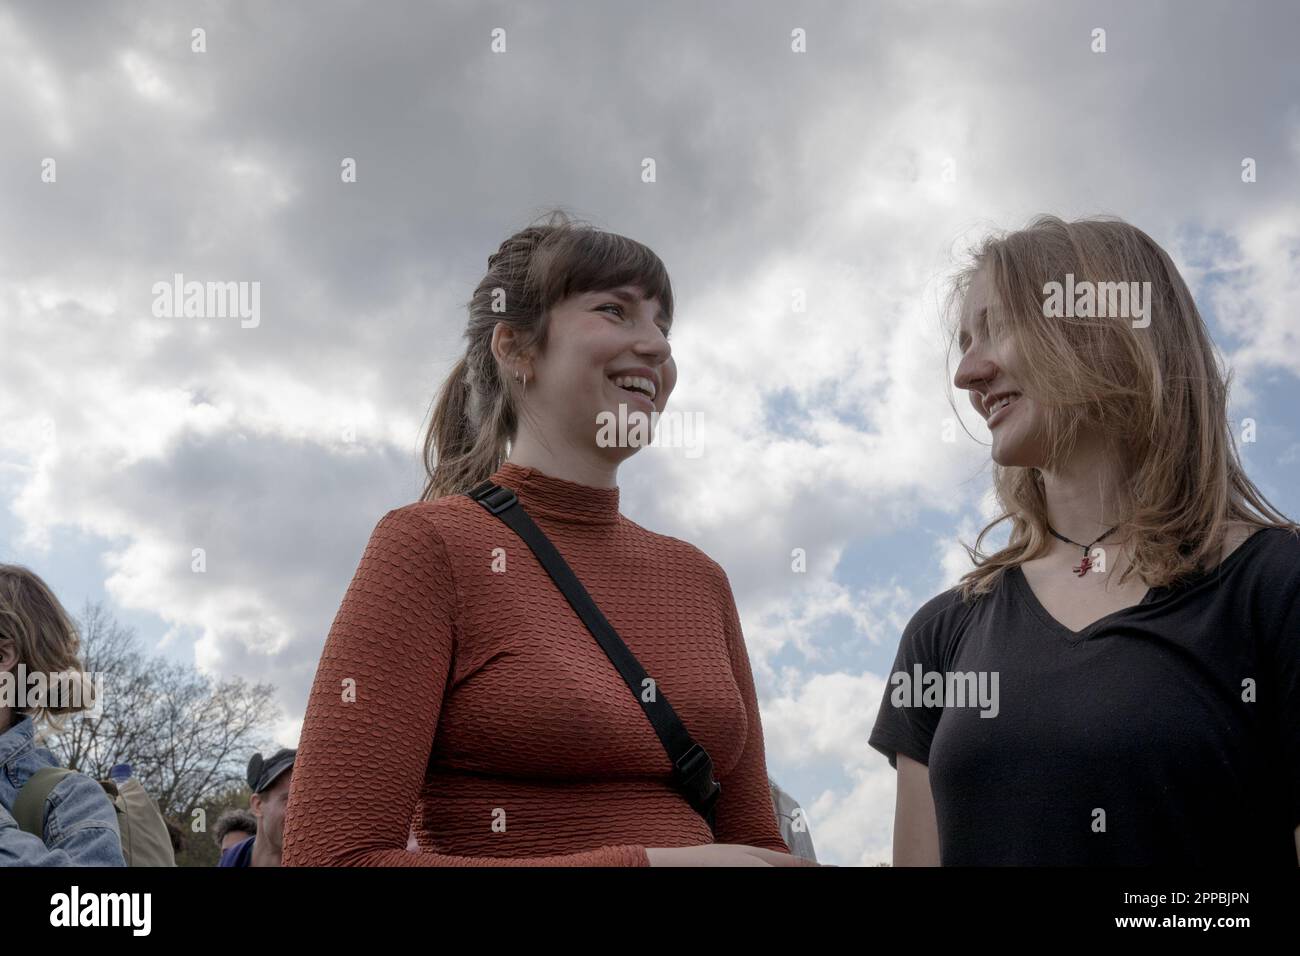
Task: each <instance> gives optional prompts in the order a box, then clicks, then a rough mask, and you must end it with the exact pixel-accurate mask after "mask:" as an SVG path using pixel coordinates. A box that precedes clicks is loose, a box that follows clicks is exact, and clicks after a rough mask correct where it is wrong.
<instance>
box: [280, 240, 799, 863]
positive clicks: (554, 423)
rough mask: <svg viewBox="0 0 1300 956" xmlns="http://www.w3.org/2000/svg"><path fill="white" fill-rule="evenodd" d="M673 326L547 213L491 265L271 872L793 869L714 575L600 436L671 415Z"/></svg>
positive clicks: (733, 625) (622, 263)
mask: <svg viewBox="0 0 1300 956" xmlns="http://www.w3.org/2000/svg"><path fill="white" fill-rule="evenodd" d="M672 316H673V299H672V289H671V286H670V284H669V281H668V275H667V272H666V270H665V269H664V266H663V263H662V262H661V261H660V260H659V257H658V256H656V255H655V254H654V253H653V252H652V251H650V250H649V249H647V248H646V247H645V246H643V245H641V244H640V243H637V242H634V241H632V240H630V239H626V238H624V237H622V236H617V235H612V234H609V233H605V232H602V231H599V230H596V229H593V228H590V227H587V226H584V225H581V224H577V223H574V222H572V221H570V220H568V219H567V217H564V216H563V215H558V216H553V217H552V219H551V220H550V221H549V222H546V223H543V224H542V225H536V226H533V227H530V228H527V229H524V230H523V231H521V232H519V233H517V234H516V235H514V236H511V237H510V238H509V239H507V240H506V241H505V242H504V243H502V245H501V247H500V249H499V250H498V251H497V252H496V253H495V254H494V255H492V256H491V257H490V258H489V260H488V272H487V275H485V276H484V277H483V279H482V281H481V282H479V284H478V287H477V289H475V291H474V295H473V298H472V300H471V301H470V303H469V326H468V328H467V330H466V337H467V339H468V345H467V348H466V352H465V355H464V357H463V358H462V359H461V360H460V361H459V362H458V363H457V364H456V366H455V368H454V369H453V370H452V373H451V376H450V377H449V378H448V380H447V382H446V384H445V385H444V386H443V388H442V392H441V394H440V396H439V398H438V402H437V406H436V408H435V410H434V414H433V421H432V423H431V425H430V428H429V432H428V436H427V441H426V444H425V459H426V461H425V464H426V469H427V472H428V481H427V483H426V486H425V489H424V493H423V495H422V500H421V501H420V502H418V503H416V504H411V505H407V506H405V507H402V508H398V509H396V510H394V511H390V512H389V513H388V514H387V515H385V516H384V518H383V519H382V520H381V521H380V522H379V525H378V527H377V528H376V529H375V531H374V533H373V535H372V537H371V539H370V543H369V545H368V546H367V548H366V551H365V554H364V555H363V557H362V559H361V564H360V567H359V568H358V569H357V572H356V575H355V577H354V578H353V580H352V583H351V586H350V587H349V588H348V592H347V595H346V596H345V598H344V600H343V604H342V607H341V608H340V609H339V612H338V615H337V617H336V618H335V620H334V624H333V627H332V628H331V629H330V633H329V637H328V639H327V641H326V644H325V649H324V651H323V653H322V655H321V660H320V666H319V669H318V671H317V674H316V680H315V683H314V686H313V688H312V693H311V698H310V701H309V703H308V707H307V714H306V718H305V721H304V725H303V731H302V738H301V742H300V745H299V749H298V757H297V762H296V765H295V770H294V776H293V780H292V783H291V791H290V797H289V808H288V816H287V818H286V823H285V829H284V863H285V865H287V866H293V865H387V866H498V865H501V866H505V865H516V866H528V865H533V866H555V865H602V866H610V865H615V866H645V865H664V864H688V865H691V864H695V865H700V864H703V865H760V866H761V865H777V864H779V865H797V864H799V863H800V862H801V861H799V860H798V859H797V858H795V857H792V856H791V855H790V853H789V851H788V849H787V848H786V846H785V844H784V843H783V842H782V840H781V836H780V832H779V830H778V827H777V821H776V817H775V811H774V809H773V806H772V801H771V797H770V794H769V790H768V781H767V772H766V763H765V760H764V755H763V734H762V726H761V722H760V719H759V712H758V706H757V702H756V699H755V692H754V685H753V678H752V676H751V673H750V667H749V660H748V657H747V654H746V651H745V644H744V639H743V637H742V635H741V630H740V624H739V619H738V616H737V613H736V607H735V602H734V599H733V597H732V594H731V589H730V585H729V583H728V580H727V576H726V574H725V573H724V572H723V571H722V569H721V568H720V567H719V566H718V565H717V564H716V563H714V562H713V561H712V560H710V559H709V558H708V557H707V556H706V555H704V554H703V553H702V552H700V551H699V550H698V549H696V548H694V547H693V546H691V545H689V544H687V543H686V542H684V541H680V540H678V539H675V538H670V537H666V536H663V535H658V534H655V533H653V532H651V531H647V530H646V529H644V528H642V527H640V526H639V525H636V524H634V523H633V522H631V521H629V520H628V519H627V518H625V517H624V516H623V515H622V514H621V513H620V511H619V488H618V485H617V481H616V475H617V470H618V466H619V464H620V463H621V462H622V461H623V460H625V459H626V458H627V457H629V456H630V455H632V454H633V453H634V452H635V451H636V450H637V448H636V447H635V445H633V444H631V443H623V444H609V443H607V442H602V441H600V440H598V438H599V427H598V422H599V420H600V419H601V417H602V416H603V415H617V414H618V413H619V406H620V405H623V406H627V407H628V408H630V409H632V410H633V411H635V412H639V413H641V414H645V415H650V414H652V413H658V412H662V411H663V408H664V405H665V404H666V402H667V400H668V396H669V394H670V393H671V392H672V390H673V386H674V384H675V382H676V377H677V370H676V365H675V362H674V360H673V358H672V349H671V347H670V345H669V342H668V335H669V328H670V326H671V323H672ZM623 412H624V413H625V414H626V413H627V408H625V409H623ZM489 478H490V479H491V480H492V481H493V482H495V483H497V484H499V485H501V486H502V487H505V488H508V489H510V490H512V491H513V492H514V493H515V494H516V495H517V496H518V499H519V502H520V503H521V504H522V505H523V507H524V509H525V510H526V511H527V513H528V514H529V515H530V516H531V517H532V518H533V519H534V521H536V523H537V524H538V526H539V527H540V528H541V529H542V530H543V531H544V533H545V534H546V536H547V537H548V538H549V539H550V540H551V541H552V542H553V543H554V545H555V547H556V548H557V549H558V550H559V552H560V553H561V555H562V556H563V558H564V559H565V560H566V561H567V563H568V564H569V565H570V567H572V569H573V571H574V573H575V574H576V576H577V577H578V579H579V580H580V581H581V582H582V584H583V585H585V587H586V589H587V590H588V592H589V593H590V594H591V596H592V598H593V599H594V601H595V603H596V604H597V605H598V606H599V608H600V609H601V610H602V611H603V612H604V614H605V616H606V617H607V618H608V620H609V621H610V623H611V624H612V625H613V626H614V628H615V630H617V632H618V634H619V636H621V637H622V639H623V640H624V641H625V642H626V644H627V645H628V647H629V648H630V649H631V650H632V652H633V653H634V654H635V656H636V657H637V658H638V659H639V660H640V662H641V663H642V664H643V665H644V667H645V669H646V671H647V672H648V673H649V674H650V675H652V677H653V678H654V680H655V681H656V683H657V687H658V689H659V690H661V691H662V692H663V693H664V694H665V695H666V696H667V698H668V699H670V700H671V703H672V706H673V708H674V709H675V710H676V712H677V713H678V715H679V716H680V717H681V719H682V721H683V723H684V724H685V726H686V728H687V729H688V731H689V733H690V735H691V736H692V737H693V738H694V739H695V740H696V741H697V742H698V743H700V744H701V745H702V746H703V747H704V749H705V750H707V751H708V753H709V754H710V755H711V757H712V760H713V764H714V769H715V773H716V776H717V779H718V781H719V782H720V783H721V791H720V796H719V798H718V800H717V803H716V805H715V808H714V809H715V827H716V832H713V831H711V830H710V827H709V825H708V823H707V822H706V820H705V818H704V816H703V815H702V814H701V813H697V812H696V809H694V808H693V806H692V805H691V803H690V802H688V800H687V799H686V798H685V797H684V796H683V794H682V792H681V791H679V790H678V789H677V788H676V787H675V786H674V779H673V774H672V764H671V763H670V762H669V760H668V757H667V753H666V752H665V750H664V747H663V746H662V745H661V743H660V740H659V738H658V737H657V736H656V734H655V731H654V729H653V728H652V726H651V724H650V723H649V721H648V720H647V717H646V715H645V713H644V712H643V711H642V709H641V706H640V704H639V703H638V700H637V699H636V698H635V697H633V695H632V694H631V692H630V690H629V688H628V686H627V685H626V684H624V683H623V681H622V679H621V678H620V676H619V673H618V671H616V670H615V668H614V667H613V666H612V665H611V662H610V660H609V659H608V658H607V657H606V655H605V652H604V651H603V650H602V649H601V647H600V646H599V645H598V644H597V643H596V640H595V639H594V638H593V636H592V634H591V633H589V632H588V630H587V629H586V627H584V625H583V623H582V622H581V621H580V620H579V618H578V617H577V616H576V615H575V613H574V611H573V610H572V609H571V608H570V606H569V605H568V604H567V603H566V600H565V598H564V596H563V595H562V594H561V592H560V591H559V590H558V589H557V588H556V586H555V584H554V583H553V582H552V580H551V579H550V578H549V577H548V576H547V573H546V571H545V570H544V569H543V568H542V567H541V565H539V563H538V562H537V560H536V559H535V558H534V556H533V554H532V553H530V551H529V549H528V547H527V546H526V545H524V544H523V542H522V541H521V540H520V539H519V538H518V537H517V536H515V535H514V533H513V532H512V531H511V530H510V529H508V528H506V527H504V526H503V524H502V523H501V521H499V520H498V519H497V518H495V517H493V516H492V515H490V514H488V513H487V512H486V511H485V510H484V508H483V507H482V506H481V505H480V504H478V503H477V502H476V501H474V500H471V499H470V498H469V497H467V496H466V495H465V494H464V492H466V491H468V490H469V489H471V488H473V487H475V486H476V485H477V484H478V483H480V482H482V481H483V480H484V479H489ZM413 818H414V836H415V842H416V844H417V845H418V847H419V850H418V851H417V852H413V851H412V850H411V849H410V848H409V847H408V835H409V831H410V830H411V829H412V820H413Z"/></svg>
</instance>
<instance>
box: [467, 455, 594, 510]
mask: <svg viewBox="0 0 1300 956" xmlns="http://www.w3.org/2000/svg"><path fill="white" fill-rule="evenodd" d="M491 480H492V481H494V482H496V483H497V484H498V485H504V486H505V487H507V488H509V489H510V490H511V491H513V492H514V493H515V494H516V495H517V496H518V497H519V503H520V504H521V505H523V506H524V510H525V511H527V512H528V513H529V514H530V515H545V516H546V517H548V518H552V519H555V520H557V521H574V522H578V523H580V524H614V523H616V522H617V521H618V517H619V515H618V488H617V487H614V488H593V487H591V486H590V485H580V484H577V483H576V482H572V481H565V480H564V479H563V478H555V477H553V476H551V475H548V474H545V473H544V472H540V471H538V470H537V469H536V468H530V467H526V466H523V465H516V464H515V463H514V462H512V461H507V462H504V463H502V465H501V467H500V468H498V469H497V470H496V471H495V472H493V473H492V475H491Z"/></svg>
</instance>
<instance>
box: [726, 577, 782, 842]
mask: <svg viewBox="0 0 1300 956" xmlns="http://www.w3.org/2000/svg"><path fill="white" fill-rule="evenodd" d="M714 567H716V568H717V571H718V574H719V575H720V581H721V585H720V586H721V590H722V594H721V595H720V599H721V600H722V602H723V607H724V613H725V615H726V617H725V620H726V624H725V627H726V636H727V650H728V653H729V655H730V657H731V672H732V675H733V677H734V678H735V681H736V686H737V687H738V688H739V689H740V693H741V696H742V697H743V698H744V701H745V712H746V715H747V718H748V720H747V727H748V729H747V731H746V735H745V749H744V751H743V752H742V753H741V755H740V761H739V762H738V763H737V764H736V767H735V769H734V770H732V771H731V773H729V774H727V776H725V777H721V778H719V781H718V782H719V783H721V784H722V793H721V794H719V796H718V802H717V804H716V806H715V808H714V811H715V819H714V823H715V825H716V838H717V842H718V843H735V844H740V845H743V846H756V847H763V848H765V849H768V850H778V851H780V852H782V853H789V852H790V848H789V847H788V846H786V844H785V840H783V839H782V838H781V829H780V827H779V826H778V825H777V819H776V808H775V807H774V806H773V804H772V791H771V787H770V784H769V783H768V777H767V758H766V756H765V755H764V752H763V724H762V720H761V718H760V717H759V713H758V695H757V693H756V692H755V690H754V675H753V673H752V672H751V670H750V666H749V653H748V652H747V651H746V650H745V638H744V635H743V634H742V633H741V627H740V614H739V612H738V611H737V610H736V599H735V596H734V595H733V594H732V591H731V583H730V581H729V580H728V579H727V575H726V572H725V571H723V570H722V568H721V567H720V566H718V565H716V564H715V565H714Z"/></svg>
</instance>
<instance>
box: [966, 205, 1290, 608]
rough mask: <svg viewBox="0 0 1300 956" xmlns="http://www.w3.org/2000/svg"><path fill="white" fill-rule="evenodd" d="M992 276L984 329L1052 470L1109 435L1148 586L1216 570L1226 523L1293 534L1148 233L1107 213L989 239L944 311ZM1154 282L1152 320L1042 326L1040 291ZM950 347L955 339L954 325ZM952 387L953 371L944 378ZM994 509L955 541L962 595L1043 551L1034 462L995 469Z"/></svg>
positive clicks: (1200, 326) (1136, 569)
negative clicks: (1257, 480)
mask: <svg viewBox="0 0 1300 956" xmlns="http://www.w3.org/2000/svg"><path fill="white" fill-rule="evenodd" d="M982 269H983V270H987V272H986V276H987V283H988V289H989V299H990V302H989V307H988V327H989V334H990V336H992V337H995V338H996V337H999V336H1010V337H1011V341H1013V342H1014V343H1015V345H1016V347H1017V349H1018V355H1019V357H1020V366H1019V367H1018V368H1017V369H1016V378H1017V382H1018V383H1019V384H1020V386H1021V388H1022V389H1023V391H1024V392H1025V394H1026V395H1028V396H1029V397H1032V398H1033V399H1035V400H1036V401H1037V402H1038V403H1039V404H1040V407H1041V408H1042V410H1043V417H1044V422H1045V425H1044V438H1045V441H1046V444H1047V447H1048V451H1047V461H1046V462H1045V467H1046V468H1047V469H1048V470H1052V469H1054V468H1056V467H1058V466H1059V465H1060V463H1062V462H1064V461H1065V460H1066V459H1067V458H1068V456H1069V455H1070V453H1071V450H1072V448H1073V446H1074V443H1075V441H1076V440H1077V438H1078V436H1079V434H1080V431H1081V429H1082V428H1084V427H1085V426H1088V427H1091V428H1094V429H1096V430H1098V431H1099V432H1100V433H1101V434H1103V435H1104V436H1106V438H1107V439H1108V440H1109V443H1110V445H1111V447H1112V449H1113V451H1114V454H1115V459H1116V461H1117V463H1118V464H1119V465H1120V467H1121V473H1122V474H1123V475H1124V480H1122V481H1121V482H1119V484H1118V487H1117V488H1115V489H1114V490H1113V492H1112V494H1113V495H1114V496H1115V497H1114V499H1113V500H1112V501H1111V505H1112V508H1113V513H1114V514H1116V515H1119V516H1122V517H1123V518H1124V521H1125V528H1126V530H1127V531H1128V532H1129V533H1130V534H1132V535H1133V538H1134V545H1133V548H1134V552H1133V561H1132V564H1131V566H1130V567H1129V568H1128V569H1126V571H1125V572H1124V574H1123V575H1121V577H1120V581H1121V582H1122V581H1123V580H1124V579H1125V578H1127V576H1128V575H1129V574H1134V573H1136V574H1139V575H1140V576H1141V578H1142V579H1143V580H1145V581H1146V582H1147V583H1148V584H1149V585H1151V586H1152V587H1161V586H1168V585H1171V584H1174V583H1177V582H1178V581H1180V580H1183V579H1185V578H1187V577H1188V576H1190V575H1192V574H1194V573H1196V572H1197V571H1201V570H1205V569H1207V568H1209V567H1211V566H1212V564H1213V561H1214V558H1215V556H1216V555H1217V554H1218V553H1219V550H1220V548H1221V546H1222V543H1223V540H1224V533H1225V531H1226V529H1227V526H1228V524H1229V523H1230V522H1244V523H1246V524H1250V525H1255V526H1257V527H1284V528H1288V529H1290V530H1291V531H1292V532H1300V527H1297V525H1295V524H1294V523H1293V522H1291V521H1289V520H1288V519H1287V518H1285V517H1284V516H1283V515H1282V514H1281V513H1280V512H1278V511H1277V509H1276V508H1274V507H1273V506H1272V504H1270V503H1269V501H1268V500H1267V499H1266V498H1265V497H1264V496H1263V494H1261V493H1260V491H1259V489H1257V488H1256V487H1255V485H1254V484H1253V483H1252V482H1251V481H1250V479H1249V478H1247V477H1246V474H1245V472H1244V470H1243V469H1242V465H1241V461H1240V458H1239V457H1238V454H1237V448H1236V444H1235V443H1234V440H1233V434H1232V428H1231V426H1230V424H1229V422H1228V417H1227V396H1228V387H1229V383H1230V381H1231V375H1230V374H1227V375H1225V374H1224V372H1223V371H1221V369H1220V365H1219V357H1218V355H1217V354H1216V352H1215V349H1214V346H1213V344H1212V343H1211V341H1210V336H1209V333H1208V331H1207V330H1206V326H1205V322H1204V321H1203V320H1202V318H1201V314H1200V312H1199V311H1198V310H1197V308H1196V303H1195V302H1194V301H1193V300H1192V295H1191V293H1190V292H1189V291H1188V288H1187V285H1186V283H1185V282H1184V281H1183V278H1182V276H1181V275H1179V273H1178V269H1177V268H1176V267H1175V265H1174V263H1173V260H1171V259H1170V257H1169V255H1168V254H1167V253H1166V252H1165V251H1164V250H1163V249H1162V248H1160V246H1159V245H1157V244H1156V243H1155V241H1154V240H1152V239H1151V237H1150V236H1148V235H1147V234H1146V233H1145V232H1143V231H1142V230H1140V229H1137V228H1136V227H1134V226H1131V225H1129V224H1128V223H1126V222H1123V221H1121V220H1119V219H1115V218H1109V217H1106V218H1100V217H1099V218H1090V219H1082V220H1078V221H1075V222H1065V221H1064V220H1062V219H1059V218H1057V217H1056V216H1039V217H1037V218H1035V219H1034V220H1033V221H1032V222H1030V224H1029V225H1028V226H1027V227H1026V228H1024V229H1021V230H1018V231H1015V232H1010V233H1006V234H1001V235H995V236H992V237H990V238H988V239H986V240H985V241H984V242H983V243H982V244H981V245H980V246H978V247H977V248H976V249H975V250H974V251H973V253H972V258H971V261H970V264H969V265H968V267H966V268H965V269H963V270H962V271H961V272H960V273H959V274H958V275H957V277H956V280H955V282H954V284H953V290H952V296H951V298H950V300H949V305H950V307H951V306H952V305H953V304H954V303H961V302H962V301H963V300H964V298H965V296H966V293H967V291H968V290H969V288H970V283H971V280H972V279H973V278H974V276H975V275H976V274H977V273H978V272H979V271H980V270H982ZM1067 274H1072V275H1073V277H1074V280H1073V281H1074V282H1075V284H1076V285H1077V284H1078V283H1079V282H1082V281H1084V280H1087V281H1090V282H1092V283H1097V284H1101V283H1116V282H1129V283H1131V282H1138V283H1142V282H1150V283H1151V286H1150V289H1151V298H1150V313H1149V315H1148V316H1147V318H1148V319H1149V322H1150V324H1149V325H1146V326H1145V327H1136V328H1135V327H1134V324H1133V323H1132V322H1131V321H1130V319H1129V318H1128V317H1127V316H1110V317H1070V318H1048V317H1046V315H1045V311H1046V310H1045V308H1044V299H1045V293H1046V289H1045V287H1046V286H1047V284H1048V283H1050V282H1059V283H1062V284H1065V282H1066V276H1067ZM951 333H952V338H951V339H950V342H949V354H950V355H951V347H952V343H953V342H954V341H955V338H956V334H957V326H956V323H953V325H952V329H951ZM950 380H951V376H950ZM993 488H994V491H995V494H996V497H997V502H998V506H999V509H1000V511H1001V514H1000V515H999V516H998V517H997V518H996V519H994V520H993V521H992V522H990V523H989V524H988V525H987V526H985V527H984V529H983V530H982V531H981V532H980V533H979V537H978V538H977V539H976V541H975V545H974V547H973V548H972V547H970V546H968V545H965V544H963V547H964V548H965V549H966V551H967V553H968V554H969V555H970V557H971V560H972V561H973V562H974V564H975V565H976V566H975V568H974V569H973V570H971V571H969V572H967V573H966V574H965V575H964V576H963V577H962V579H961V582H960V588H961V592H962V597H963V598H970V597H972V596H974V595H978V594H983V593H986V592H987V591H989V590H990V589H991V588H992V587H993V586H994V585H995V584H996V583H997V581H998V579H999V577H1000V575H1001V574H1002V572H1003V571H1005V570H1006V569H1007V568H1008V567H1011V566H1013V565H1016V564H1019V563H1021V562H1023V561H1027V560H1029V559H1032V558H1035V557H1038V556H1039V555H1041V554H1043V553H1045V552H1046V551H1047V550H1048V548H1049V546H1050V540H1051V539H1050V537H1049V534H1048V530H1047V503H1046V499H1045V497H1044V492H1043V478H1042V473H1041V471H1040V470H1039V469H1038V468H1023V467H1004V466H1001V465H998V464H997V463H996V462H995V463H994V464H993ZM1003 521H1010V522H1011V534H1010V538H1009V540H1008V542H1007V545H1006V547H1004V548H1002V549H1001V550H999V551H996V552H994V553H992V554H983V553H982V552H981V551H980V545H981V543H982V542H983V540H984V538H985V536H986V535H987V534H988V533H989V532H990V531H991V530H992V529H993V528H995V527H997V526H998V525H999V524H1001V523H1002V522H1003Z"/></svg>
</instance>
